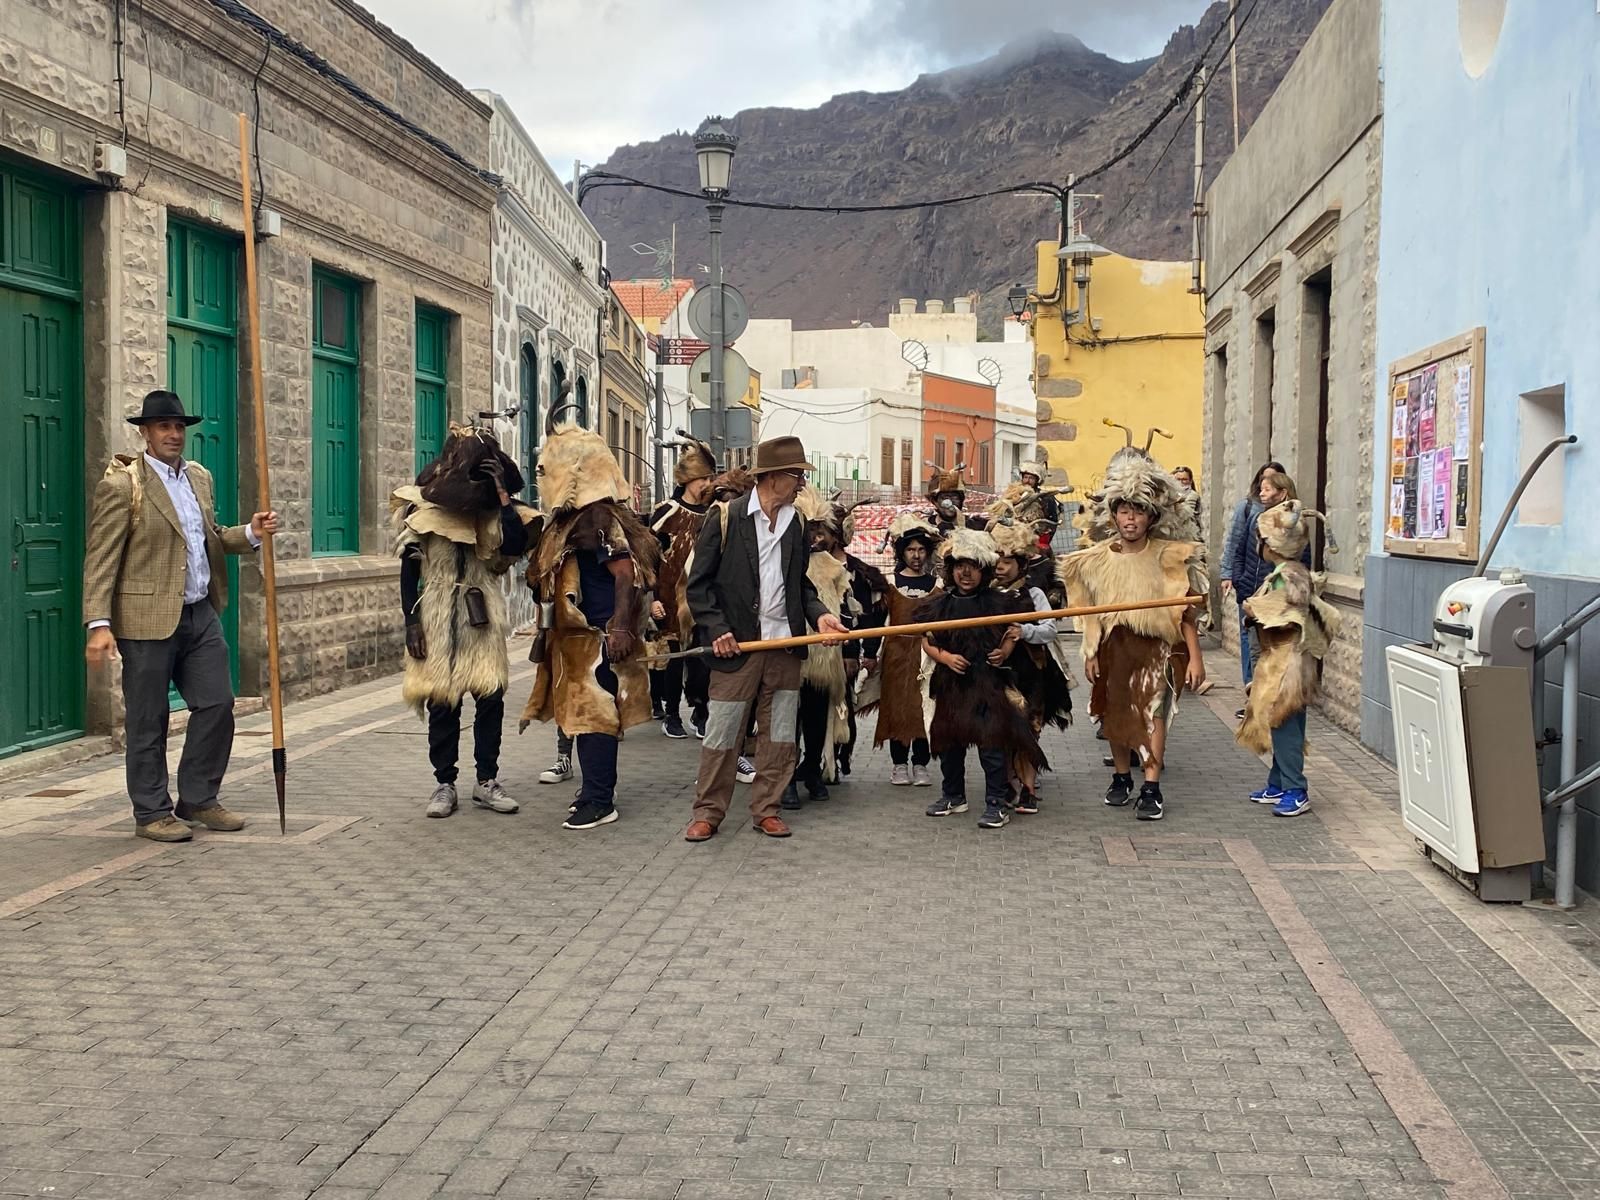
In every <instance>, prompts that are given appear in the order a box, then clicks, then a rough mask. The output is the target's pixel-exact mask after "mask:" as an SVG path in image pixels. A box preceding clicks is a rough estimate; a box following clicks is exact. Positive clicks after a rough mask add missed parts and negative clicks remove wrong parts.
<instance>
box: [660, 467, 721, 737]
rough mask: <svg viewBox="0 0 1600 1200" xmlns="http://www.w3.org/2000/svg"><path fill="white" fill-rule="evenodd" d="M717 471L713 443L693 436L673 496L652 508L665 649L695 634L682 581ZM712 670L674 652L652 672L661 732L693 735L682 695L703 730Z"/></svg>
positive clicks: (677, 647) (674, 472) (685, 642)
mask: <svg viewBox="0 0 1600 1200" xmlns="http://www.w3.org/2000/svg"><path fill="white" fill-rule="evenodd" d="M716 473H717V463H716V459H715V458H714V457H713V456H712V453H711V447H709V446H707V445H706V444H705V443H704V442H696V441H692V440H691V441H690V442H689V444H688V445H687V446H685V447H684V448H683V451H682V452H681V453H680V454H679V455H678V462H677V465H676V466H674V467H673V469H672V478H673V482H674V483H675V484H676V487H675V488H674V489H673V492H672V499H670V500H666V501H663V502H662V503H661V504H659V505H657V506H656V510H655V511H654V512H653V513H651V514H650V528H651V530H652V531H654V533H655V535H656V538H657V540H659V541H660V543H661V571H660V574H659V575H658V576H657V577H656V598H655V600H654V601H653V602H652V604H651V606H650V616H651V618H652V619H653V620H654V621H655V624H656V629H657V630H658V632H659V637H660V640H661V641H662V642H664V643H665V645H663V646H662V647H661V649H663V650H666V651H674V650H683V649H685V648H687V647H688V646H689V644H690V642H691V641H692V638H693V633H694V625H693V622H691V621H689V620H688V616H689V610H688V606H687V604H685V603H684V598H683V581H684V578H685V571H686V569H687V567H688V563H689V555H690V553H691V552H692V551H693V550H694V541H695V538H696V537H698V536H699V533H700V522H701V521H703V520H705V515H706V512H707V510H708V509H710V507H711V497H712V490H713V488H714V486H715V476H716ZM710 674H711V672H710V669H709V668H708V667H707V666H706V665H705V663H704V662H702V661H701V660H700V659H698V658H688V659H684V658H675V659H672V660H671V661H670V662H668V663H667V664H666V666H664V667H663V668H662V669H661V670H659V671H651V672H650V693H651V698H652V699H653V700H654V701H655V703H656V711H655V713H654V714H653V715H654V716H655V717H656V718H657V719H659V720H660V722H661V732H662V733H664V734H666V735H667V737H669V738H685V737H688V736H689V734H688V731H687V730H686V729H684V727H683V718H682V716H681V715H680V710H679V703H680V699H681V698H682V697H684V696H687V697H688V699H689V704H690V710H689V719H690V721H691V723H692V724H693V725H694V727H695V730H696V731H697V732H699V733H701V734H702V735H703V734H704V732H705V723H706V699H707V696H708V692H707V689H708V687H709V685H710Z"/></svg>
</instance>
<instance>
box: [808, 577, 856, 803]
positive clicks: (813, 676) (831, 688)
mask: <svg viewBox="0 0 1600 1200" xmlns="http://www.w3.org/2000/svg"><path fill="white" fill-rule="evenodd" d="M806 578H807V579H809V580H811V585H812V586H813V587H815V588H816V589H817V598H818V599H819V600H821V601H822V603H823V605H824V606H825V607H826V608H827V610H828V611H829V612H831V613H832V614H833V615H834V616H836V617H837V616H839V615H840V614H841V613H842V612H843V611H844V605H845V597H846V596H847V595H848V594H849V591H850V572H849V570H848V568H847V567H846V565H845V564H844V563H842V562H840V561H839V560H838V559H837V558H835V557H834V556H833V555H832V554H828V553H826V552H823V551H815V552H813V553H812V555H811V557H810V559H809V560H808V561H807V563H806ZM800 681H801V683H802V684H804V685H805V686H807V687H810V688H812V689H814V690H815V691H819V692H821V693H822V694H823V695H825V696H827V698H828V716H829V720H828V729H827V734H826V736H825V740H824V741H823V744H822V768H823V771H824V772H825V774H826V776H827V779H828V782H829V783H833V782H835V781H836V780H837V778H838V776H837V765H836V763H835V761H834V757H833V748H834V747H835V746H847V745H849V744H850V713H849V711H848V710H847V709H846V708H845V691H846V681H845V675H844V647H843V646H822V645H817V646H812V647H811V648H810V649H809V651H808V652H807V654H806V657H805V660H804V661H803V662H802V663H801V665H800Z"/></svg>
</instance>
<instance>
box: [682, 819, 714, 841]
mask: <svg viewBox="0 0 1600 1200" xmlns="http://www.w3.org/2000/svg"><path fill="white" fill-rule="evenodd" d="M716 832H717V827H716V826H715V825H713V824H712V823H711V822H710V821H690V822H689V828H687V829H685V830H684V831H683V840H684V841H686V842H709V841H710V840H711V839H712V838H713V837H714V836H716Z"/></svg>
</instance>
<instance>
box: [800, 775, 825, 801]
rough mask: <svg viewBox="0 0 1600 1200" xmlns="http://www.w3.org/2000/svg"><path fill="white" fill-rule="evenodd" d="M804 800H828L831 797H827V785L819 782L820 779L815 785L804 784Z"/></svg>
mask: <svg viewBox="0 0 1600 1200" xmlns="http://www.w3.org/2000/svg"><path fill="white" fill-rule="evenodd" d="M806 799H807V800H828V799H831V797H830V796H829V795H828V785H827V784H825V783H823V782H822V780H820V779H819V780H817V781H816V782H815V783H808V784H806Z"/></svg>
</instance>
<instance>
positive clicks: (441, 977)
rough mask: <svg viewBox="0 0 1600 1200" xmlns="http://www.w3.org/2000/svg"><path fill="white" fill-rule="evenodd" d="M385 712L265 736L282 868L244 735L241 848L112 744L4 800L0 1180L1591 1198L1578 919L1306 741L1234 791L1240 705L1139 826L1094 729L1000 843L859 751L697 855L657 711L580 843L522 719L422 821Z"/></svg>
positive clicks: (335, 704) (924, 1197) (1593, 943)
mask: <svg viewBox="0 0 1600 1200" xmlns="http://www.w3.org/2000/svg"><path fill="white" fill-rule="evenodd" d="M513 661H514V662H515V661H517V660H516V659H515V658H514V660H513ZM1212 671H1213V674H1215V675H1217V676H1219V677H1228V678H1233V677H1235V676H1234V672H1235V667H1234V664H1232V663H1231V662H1230V661H1229V660H1227V659H1225V658H1223V657H1221V656H1220V655H1219V656H1218V657H1217V658H1216V659H1215V661H1214V662H1213V664H1212ZM526 688H527V668H526V667H525V666H524V668H523V670H522V671H521V672H520V673H514V682H513V686H512V694H511V696H510V697H509V699H508V708H510V709H511V711H512V712H513V713H515V712H516V711H518V710H520V707H521V703H522V700H523V698H524V696H525V695H526ZM1079 695H1080V700H1079V702H1080V704H1081V703H1082V700H1081V697H1082V693H1081V692H1080V694H1079ZM397 698H398V689H397V687H396V686H395V685H394V684H393V683H392V682H385V683H383V684H381V685H375V686H372V687H367V688H363V689H358V690H355V691H350V692H343V693H339V694H338V695H337V696H336V697H334V698H333V699H331V700H327V701H323V702H321V703H318V704H306V705H300V706H297V707H295V708H293V709H291V710H290V713H289V718H290V719H289V753H290V763H291V773H290V777H289V785H290V793H289V794H290V827H289V835H290V836H289V837H288V838H286V839H285V838H280V837H279V835H278V832H277V829H276V828H275V825H276V817H275V812H274V801H273V789H272V776H271V769H270V765H269V757H268V744H269V739H268V738H266V737H265V736H263V731H264V730H265V729H266V722H265V718H264V717H262V716H254V717H250V718H247V719H244V720H243V721H242V722H241V730H242V732H243V736H241V737H240V738H239V741H238V743H237V748H236V754H235V759H234V768H233V770H232V772H231V774H230V776H229V782H228V784H227V786H226V788H225V792H224V799H225V801H226V802H227V803H228V804H229V805H230V806H231V807H233V808H235V809H236V810H239V811H242V812H244V813H245V814H247V815H248V816H249V817H250V818H251V822H252V823H251V825H250V827H249V828H248V829H247V830H246V831H245V833H244V834H243V835H223V834H210V835H207V834H205V833H204V832H202V833H201V834H200V835H198V836H197V837H196V839H195V841H194V842H193V843H192V844H189V845H182V846H176V847H162V846H157V845H153V844H150V843H146V842H140V841H136V840H134V839H133V838H132V837H131V836H130V832H131V820H130V819H129V815H128V812H127V807H126V801H125V800H124V798H123V797H122V793H121V763H120V759H99V760H95V761H93V762H91V763H88V764H81V765H79V766H76V767H71V768H67V769H63V770H60V771H56V772H54V773H52V774H49V775H46V776H36V777H32V778H28V779H24V780H18V781H14V782H13V783H11V784H8V785H5V786H4V787H3V788H0V795H3V797H4V798H3V799H0V885H3V886H0V973H3V974H0V978H3V980H4V982H3V985H0V1194H6V1195H12V1194H15V1195H41V1196H51V1197H59V1198H69V1197H82V1198H84V1200H114V1198H119V1197H127V1198H130V1200H146V1198H155V1197H165V1196H172V1197H201V1196H214V1197H300V1196H306V1195H310V1194H316V1195H318V1196H320V1197H324V1198H326V1200H359V1198H364V1197H369V1196H376V1197H379V1198H380V1200H411V1198H420V1197H426V1196H431V1195H433V1194H435V1193H439V1194H447V1195H462V1196H474V1195H478V1196H487V1195H494V1194H498V1195H502V1196H510V1197H551V1198H555V1197H591V1198H599V1197H629V1198H633V1200H650V1198H653V1197H663V1198H664V1197H682V1198H685V1200H721V1198H724V1197H728V1198H731V1197H739V1198H746V1197H748V1198H751V1200H762V1198H765V1200H836V1198H837V1200H846V1198H850V1200H854V1198H868V1197H877V1198H883V1200H890V1198H893V1200H913V1198H914V1200H934V1198H936V1197H942V1198H955V1197H960V1198H963V1200H968V1198H970V1200H977V1198H979V1197H1005V1198H1007V1200H1022V1198H1024V1197H1046V1196H1052V1197H1053V1196H1073V1195H1079V1194H1084V1193H1087V1194H1088V1195H1090V1196H1093V1197H1101V1196H1104V1197H1113V1196H1135V1195H1138V1196H1195V1197H1242V1198H1257V1197H1259V1198H1262V1200H1324V1198H1326V1200H1345V1198H1348V1200H1430V1198H1433V1197H1440V1198H1444V1197H1448V1198H1450V1200H1478V1198H1490V1197H1503V1196H1512V1197H1518V1198H1526V1200H1534V1198H1535V1197H1540V1198H1543V1197H1551V1198H1554V1197H1589V1196H1597V1195H1600V1153H1597V1148H1600V1051H1597V1049H1596V1044H1595V1042H1594V1040H1592V1039H1593V1038H1594V1037H1595V1035H1596V1034H1597V1033H1600V972H1597V970H1596V968H1595V963H1596V961H1600V952H1597V949H1596V947H1597V946H1600V939H1597V938H1596V936H1595V932H1596V930H1595V924H1594V923H1595V920H1596V917H1595V913H1594V912H1593V911H1592V909H1580V910H1579V912H1577V913H1576V914H1559V913H1551V912H1544V911H1537V910H1535V909H1532V908H1528V909H1523V908H1490V907H1486V906H1483V905H1480V904H1478V903H1477V902H1476V901H1475V900H1473V899H1471V898H1470V897H1469V896H1468V895H1467V894H1466V893H1465V892H1464V891H1462V890H1460V889H1459V888H1458V887H1457V886H1456V885H1455V884H1453V883H1451V882H1449V881H1448V880H1446V879H1445V878H1444V877H1443V876H1442V875H1439V874H1438V873H1437V872H1435V871H1434V870H1433V869H1432V868H1431V867H1429V866H1428V865H1427V864H1426V863H1425V862H1424V861H1423V860H1422V859H1421V858H1420V857H1419V856H1418V855H1417V854H1416V853H1415V851H1414V850H1413V849H1412V847H1411V841H1410V838H1409V836H1407V835H1406V834H1405V833H1404V831H1403V829H1402V828H1401V827H1400V824H1399V819H1398V816H1397V815H1396V813H1395V804H1396V802H1395V800H1394V795H1393V783H1392V775H1391V773H1390V772H1389V771H1388V769H1387V768H1386V767H1384V766H1383V764H1381V763H1380V762H1378V761H1377V760H1375V759H1372V758H1371V757H1369V756H1368V755H1367V754H1366V753H1365V752H1364V751H1362V750H1360V749H1359V748H1358V747H1357V746H1356V745H1355V744H1354V743H1353V742H1351V741H1349V740H1348V739H1346V738H1345V737H1343V736H1342V735H1341V734H1339V733H1337V732H1336V731H1334V730H1331V729H1329V728H1327V727H1325V726H1318V725H1317V724H1316V723H1314V724H1313V730H1312V735H1313V738H1312V740H1313V746H1312V756H1311V760H1310V767H1311V770H1310V774H1311V778H1312V787H1313V794H1314V796H1315V797H1316V801H1317V805H1316V807H1315V808H1314V809H1313V810H1312V812H1311V813H1310V814H1308V815H1307V816H1305V817H1303V818H1301V819H1299V820H1282V819H1277V818H1274V817H1273V816H1272V814H1271V813H1270V812H1269V811H1268V810H1266V809H1264V808H1261V807H1257V806H1254V805H1251V804H1249V803H1247V802H1246V800H1245V799H1244V796H1245V793H1246V792H1247V791H1248V790H1249V789H1250V788H1251V787H1254V786H1259V782H1260V780H1261V778H1262V770H1261V768H1260V767H1259V766H1258V764H1256V763H1255V762H1254V761H1253V760H1252V759H1251V758H1250V756H1249V755H1247V754H1246V753H1245V752H1243V751H1241V750H1239V749H1238V748H1236V747H1235V746H1234V744H1233V741H1232V737H1231V729H1230V723H1229V722H1228V721H1227V719H1226V718H1227V717H1228V715H1229V714H1230V713H1231V711H1232V709H1233V708H1235V707H1237V705H1238V699H1239V693H1238V691H1237V689H1236V688H1230V687H1227V686H1224V687H1220V688H1219V689H1218V690H1217V691H1216V692H1215V693H1213V695H1212V697H1210V698H1208V700H1205V701H1186V703H1185V707H1184V711H1183V713H1182V716H1181V717H1180V719H1179V720H1178V722H1177V724H1176V726H1175V727H1174V731H1173V742H1172V750H1171V755H1170V757H1171V760H1172V767H1171V769H1170V771H1169V775H1168V782H1167V785H1166V791H1167V795H1168V807H1167V818H1166V819H1165V820H1164V821H1162V822H1161V823H1160V824H1159V825H1155V826H1152V825H1148V824H1141V823H1137V822H1135V821H1134V819H1133V815H1132V809H1131V808H1130V809H1108V808H1106V807H1105V806H1104V805H1103V804H1102V803H1101V802H1100V793H1101V792H1102V791H1103V790H1104V787H1105V783H1106V775H1107V771H1106V770H1105V769H1104V768H1102V767H1101V765H1100V754H1101V752H1102V743H1098V742H1096V741H1095V740H1094V739H1093V735H1092V732H1091V731H1090V729H1089V727H1088V726H1087V724H1081V725H1079V726H1077V727H1075V728H1074V729H1072V730H1071V731H1069V732H1068V733H1067V734H1053V735H1051V737H1050V738H1049V739H1048V740H1047V743H1046V750H1047V752H1048V753H1049V755H1050V757H1051V760H1052V763H1053V764H1054V766H1055V767H1056V771H1055V773H1054V774H1053V775H1050V776H1048V777H1046V781H1045V784H1044V786H1043V787H1042V789H1041V791H1042V794H1043V796H1044V810H1043V812H1041V813H1040V814H1039V815H1037V816H1032V817H1019V818H1017V819H1015V820H1014V821H1013V822H1012V824H1011V825H1010V826H1009V827H1007V828H1005V829H1003V830H998V831H984V830H980V829H978V828H977V826H976V820H975V817H976V813H975V812H974V813H969V814H968V815H966V816H963V817H958V818H952V819H946V820H940V821H936V820H930V819H928V818H926V817H924V816H923V815H922V809H923V807H924V806H925V805H926V804H927V803H928V802H929V801H930V800H931V799H932V798H933V797H934V795H935V793H934V792H933V791H932V790H931V789H909V788H891V787H890V786H889V785H888V762H887V756H886V755H884V754H882V753H876V754H874V753H869V752H863V753H860V754H859V755H858V758H857V770H856V774H855V775H854V776H853V777H852V778H851V780H850V781H849V782H848V783H847V784H845V785H843V786H840V787H838V788H836V789H835V791H834V799H833V800H831V801H829V802H828V803H826V804H814V805H809V806H808V807H807V808H806V809H805V810H803V811H801V812H799V813H797V814H794V815H793V817H794V819H793V820H792V824H793V825H794V827H795V836H794V837H793V838H792V839H789V840H787V841H772V840H768V839H765V838H762V837H759V836H757V835H756V834H754V832H753V831H751V830H750V829H749V827H748V820H747V819H745V820H741V819H739V810H738V808H737V804H738V803H742V795H741V799H740V800H739V801H736V809H735V812H734V814H732V815H730V818H729V821H728V823H727V824H726V825H725V826H724V827H723V832H722V834H721V836H719V837H717V838H715V839H714V840H713V841H711V842H709V843H707V844H704V845H698V846H696V845H689V844H686V843H685V842H684V841H683V840H682V838H681V832H682V827H683V825H684V823H685V822H686V821H687V819H688V815H689V797H690V794H691V790H692V780H693V775H694V769H695V762H696V754H697V749H698V743H696V742H694V741H693V740H692V739H691V740H689V741H681V742H675V741H668V740H666V739H664V738H662V737H661V736H660V734H659V732H658V730H657V728H656V727H655V726H646V727H643V728H641V729H639V730H637V731H635V733H633V734H632V735H630V736H629V738H628V739H627V740H626V742H625V743H624V746H623V754H622V778H623V786H622V789H621V791H620V794H619V797H618V803H619V807H620V809H621V810H622V814H623V815H622V820H621V821H620V822H618V823H617V824H614V825H611V826H607V827H604V828H602V829H599V830H596V831H592V832H588V833H575V832H568V831H564V830H562V829H561V828H560V827H559V826H560V821H561V819H562V815H563V813H564V810H565V808H566V805H567V803H568V802H569V800H570V798H571V794H572V788H571V786H570V785H568V786H540V785H539V784H537V783H536V782H535V780H536V777H537V774H538V772H539V771H540V770H541V769H542V768H543V767H545V766H547V765H548V764H549V761H550V759H551V758H552V756H553V732H552V731H551V730H548V729H545V728H541V727H534V728H532V729H530V730H529V731H528V732H527V733H526V734H524V735H522V736H521V737H518V736H516V735H515V734H514V733H513V732H512V730H511V728H509V726H511V725H512V722H511V721H508V731H507V742H506V755H505V759H504V764H503V769H502V779H503V781H504V782H505V783H506V785H507V786H508V787H509V788H510V790H511V791H512V792H513V794H515V795H517V796H518V797H519V798H521V799H522V801H523V808H522V811H521V813H519V814H517V815H515V816H497V815H494V814H491V813H487V812H484V811H481V810H476V809H473V808H471V806H470V805H469V806H467V807H465V808H464V809H463V810H462V811H461V812H460V813H458V814H457V815H456V816H455V817H453V818H451V819H450V820H448V821H429V820H426V819H425V818H424V817H423V815H422V808H423V804H424V802H425V800H426V796H427V791H428V786H429V776H428V772H427V766H426V741H425V738H424V735H423V730H422V727H421V726H420V724H418V723H417V722H416V721H415V719H413V718H412V717H411V716H410V715H409V714H408V713H407V712H405V711H404V710H403V709H401V707H400V706H399V704H398V703H397ZM970 770H971V776H970V778H971V780H972V784H970V785H969V786H980V785H979V783H978V781H979V775H978V771H977V765H976V763H975V762H974V763H973V764H972V766H971V768H970ZM468 773H469V774H470V767H469V772H468ZM743 790H744V789H741V793H743Z"/></svg>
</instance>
